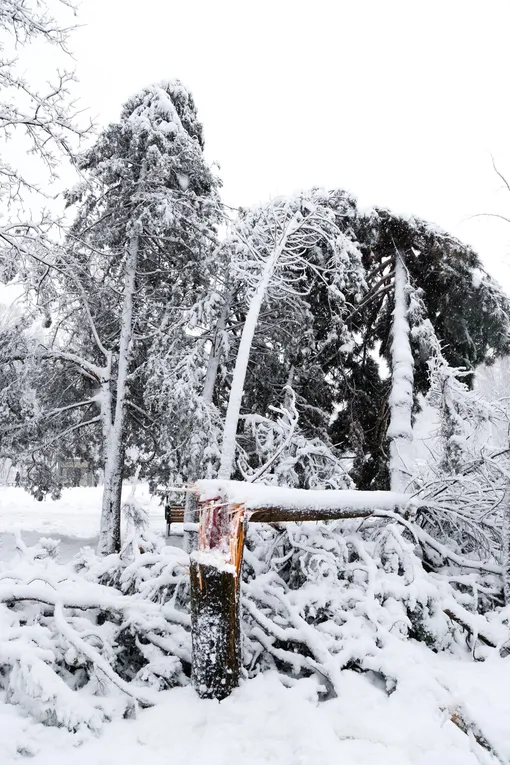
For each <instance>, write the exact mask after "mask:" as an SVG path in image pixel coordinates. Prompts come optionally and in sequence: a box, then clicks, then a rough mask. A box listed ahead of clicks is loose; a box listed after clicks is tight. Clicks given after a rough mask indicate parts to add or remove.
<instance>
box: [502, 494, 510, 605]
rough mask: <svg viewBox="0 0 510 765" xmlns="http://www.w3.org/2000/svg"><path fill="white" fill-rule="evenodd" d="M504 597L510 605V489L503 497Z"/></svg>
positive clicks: (506, 603)
mask: <svg viewBox="0 0 510 765" xmlns="http://www.w3.org/2000/svg"><path fill="white" fill-rule="evenodd" d="M502 509H503V530H502V531H503V540H502V546H503V561H502V562H503V596H504V599H505V606H509V605H510V488H509V489H506V491H505V495H504V497H503V508H502Z"/></svg>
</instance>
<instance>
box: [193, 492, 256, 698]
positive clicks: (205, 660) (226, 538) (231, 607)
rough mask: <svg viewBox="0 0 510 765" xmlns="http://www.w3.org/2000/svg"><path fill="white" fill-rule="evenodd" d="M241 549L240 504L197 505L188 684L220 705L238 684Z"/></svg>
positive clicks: (212, 503)
mask: <svg viewBox="0 0 510 765" xmlns="http://www.w3.org/2000/svg"><path fill="white" fill-rule="evenodd" d="M243 544H244V506H243V505H229V504H227V503H225V502H224V501H222V499H221V498H216V499H213V500H209V501H208V502H206V503H204V504H203V505H202V506H201V508H200V524H199V537H198V551H197V552H194V553H192V555H191V559H190V586H191V638H192V681H193V685H194V687H195V690H196V692H197V693H198V695H199V696H200V697H201V698H203V699H218V700H220V701H221V699H224V698H225V697H226V696H228V695H229V694H230V693H231V692H232V690H233V689H234V688H235V687H237V685H238V683H239V675H240V672H241V615H240V584H241V564H242V557H243Z"/></svg>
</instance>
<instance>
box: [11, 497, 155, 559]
mask: <svg viewBox="0 0 510 765" xmlns="http://www.w3.org/2000/svg"><path fill="white" fill-rule="evenodd" d="M101 491H102V489H101V488H100V487H94V488H76V489H64V490H63V492H62V497H61V499H59V500H57V501H54V500H52V499H46V500H44V501H42V502H37V501H36V500H35V499H34V498H33V497H31V496H30V495H29V494H27V492H25V491H24V490H23V489H18V488H15V487H10V486H9V487H7V486H0V560H8V558H9V557H10V555H11V554H12V552H13V551H14V549H15V540H14V534H15V533H16V532H21V535H22V538H23V540H24V542H25V543H26V544H30V545H31V544H34V543H35V542H36V541H37V540H38V539H39V538H40V537H41V536H43V537H44V536H51V537H52V538H53V539H59V540H60V557H61V559H62V560H69V559H70V558H71V557H72V556H73V555H75V554H76V553H77V552H78V550H79V549H80V548H81V547H83V546H85V545H91V546H93V547H95V545H96V543H97V537H98V532H99V516H100V509H101ZM130 493H131V487H130V486H125V487H124V491H123V498H124V499H126V498H127V497H128V496H129V494H130ZM136 498H137V499H138V501H139V502H140V503H141V504H142V505H143V506H144V507H147V508H148V510H149V516H150V521H151V526H152V528H153V530H154V531H156V532H158V533H161V534H163V533H164V530H165V519H164V512H163V507H162V505H161V504H160V502H159V500H158V499H157V498H155V497H152V496H151V495H150V494H149V488H148V486H147V485H146V484H140V485H139V486H137V488H136Z"/></svg>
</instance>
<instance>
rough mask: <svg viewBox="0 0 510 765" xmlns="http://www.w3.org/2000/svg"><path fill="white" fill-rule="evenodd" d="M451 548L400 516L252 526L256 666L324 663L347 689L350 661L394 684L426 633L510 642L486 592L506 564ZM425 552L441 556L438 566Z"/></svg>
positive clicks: (469, 643)
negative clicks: (474, 559) (486, 602)
mask: <svg viewBox="0 0 510 765" xmlns="http://www.w3.org/2000/svg"><path fill="white" fill-rule="evenodd" d="M415 532H416V536H415ZM418 533H419V536H418ZM431 544H435V549H434V548H432V547H430V545H431ZM441 550H442V548H441V545H439V543H435V541H434V540H433V538H431V537H429V535H427V534H426V532H424V531H423V530H422V529H420V528H419V527H418V526H415V525H414V524H411V523H409V522H405V521H402V522H396V521H395V520H393V519H388V520H387V521H385V520H381V519H369V520H365V521H363V522H361V523H360V521H336V522H330V523H324V522H322V523H319V524H317V525H315V524H310V523H305V524H301V525H298V524H289V525H287V526H286V527H285V528H268V527H265V528H260V527H259V528H253V527H252V528H251V529H250V534H249V537H248V542H247V549H246V556H245V567H246V573H247V582H246V584H245V590H244V599H243V605H244V613H245V624H244V629H245V648H246V660H247V661H246V663H247V672H248V674H249V675H252V674H256V673H258V672H260V671H262V670H264V669H267V668H269V667H272V668H276V669H277V670H278V671H279V672H280V673H281V675H282V676H283V678H284V682H288V678H289V677H301V676H303V675H308V674H311V673H315V674H317V675H318V676H319V677H320V678H322V680H323V683H324V689H325V692H326V693H327V694H338V693H341V688H342V678H341V670H342V669H344V668H350V669H356V670H358V671H361V672H370V673H374V672H375V673H377V676H378V677H380V678H382V679H383V680H384V684H385V687H386V688H387V690H388V692H391V689H392V688H394V687H395V684H396V683H398V682H399V680H400V678H401V676H402V672H403V670H404V669H405V668H403V666H402V660H401V658H399V656H400V651H404V650H405V651H406V655H407V654H408V653H409V650H412V649H410V648H409V646H416V654H417V656H420V655H421V653H420V651H421V649H420V648H419V647H418V646H419V644H420V643H421V644H424V645H425V646H427V647H428V648H430V649H431V650H433V651H435V652H438V651H449V652H453V653H454V654H455V655H458V656H464V657H467V658H469V657H470V656H471V654H473V655H475V656H476V658H478V659H480V658H484V656H486V655H487V653H488V652H497V651H499V650H501V649H502V648H503V646H504V645H505V644H506V643H507V642H509V641H510V632H509V630H508V626H507V625H505V624H504V619H503V617H501V618H499V619H498V618H495V617H494V612H491V613H490V614H489V615H487V616H483V615H481V614H480V613H478V611H479V609H480V603H481V601H483V599H484V598H485V599H487V598H490V597H492V598H494V597H498V596H500V595H501V576H500V574H498V565H497V564H496V563H494V564H493V565H492V564H487V568H488V569H489V570H487V571H484V570H483V564H482V563H480V566H481V569H482V570H481V571H478V572H476V573H475V571H474V570H472V569H471V570H469V569H467V568H466V567H463V566H461V565H458V564H456V563H455V562H454V561H453V560H451V559H448V557H447V552H448V550H447V548H446V550H443V553H444V558H441V555H440V552H441ZM424 551H426V553H427V556H426V557H429V558H431V557H432V555H433V553H435V554H436V563H437V564H438V570H437V571H433V570H431V565H430V563H427V562H426V560H425V559H424V557H425V556H424ZM452 557H453V558H455V557H456V556H455V555H454V554H452ZM457 558H458V559H459V560H460V556H457ZM460 562H462V560H460ZM466 563H467V564H469V561H466ZM475 565H476V564H475ZM491 568H492V571H491V570H490V569H491ZM439 569H440V570H439ZM404 644H405V647H404ZM399 646H400V648H399Z"/></svg>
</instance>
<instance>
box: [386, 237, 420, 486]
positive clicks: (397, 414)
mask: <svg viewBox="0 0 510 765" xmlns="http://www.w3.org/2000/svg"><path fill="white" fill-rule="evenodd" d="M406 287H407V272H406V268H405V265H404V262H403V260H402V256H401V254H400V252H398V250H397V251H396V252H395V308H394V311H393V327H392V335H393V338H392V343H391V393H390V401H389V404H390V424H389V426H388V433H387V435H388V439H389V442H390V465H389V468H390V488H391V491H397V492H405V491H406V489H407V486H408V483H409V473H408V464H407V462H408V460H407V457H408V447H409V444H410V442H411V441H412V438H413V429H412V419H411V418H412V408H413V382H414V374H413V366H414V361H413V354H412V351H411V343H410V341H409V323H408V321H407V310H408V306H407V303H408V297H407V294H406Z"/></svg>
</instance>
